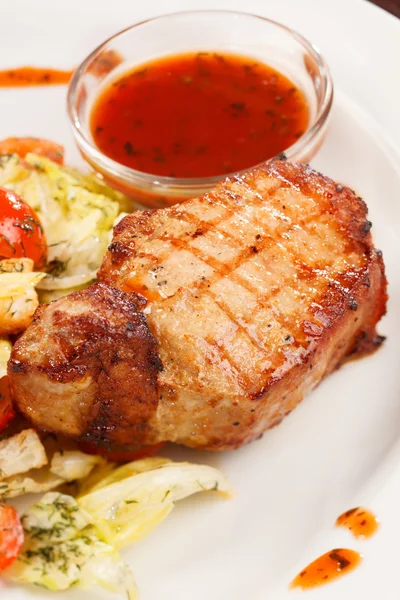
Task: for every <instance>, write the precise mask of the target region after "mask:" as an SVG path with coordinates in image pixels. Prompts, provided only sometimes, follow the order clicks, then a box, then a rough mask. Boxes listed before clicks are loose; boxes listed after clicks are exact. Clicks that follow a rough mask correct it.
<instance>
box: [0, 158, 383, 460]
mask: <svg viewBox="0 0 400 600" xmlns="http://www.w3.org/2000/svg"><path fill="white" fill-rule="evenodd" d="M366 217H367V209H366V205H365V203H364V202H363V201H362V200H361V198H358V197H357V196H356V195H355V194H354V192H352V191H351V190H350V189H348V188H346V187H343V186H342V185H338V184H336V183H335V182H333V181H332V180H330V179H328V178H326V177H324V176H323V175H321V174H319V173H316V172H315V171H313V170H312V169H311V168H310V167H308V166H307V165H294V164H290V163H287V162H284V161H279V160H276V161H272V162H269V163H267V164H266V165H265V166H264V167H263V168H260V169H255V170H253V171H251V172H249V173H247V174H245V175H244V176H241V177H232V178H228V179H226V180H225V181H223V182H222V183H220V184H219V185H218V186H217V187H216V188H215V190H213V191H212V192H210V193H208V194H205V195H203V196H201V197H199V198H195V199H193V200H189V201H186V202H184V203H183V204H180V205H176V206H174V207H172V208H169V209H163V210H158V211H144V212H136V213H134V214H132V215H129V216H127V217H125V219H123V220H122V221H121V222H120V223H119V224H118V225H117V227H116V228H115V231H114V238H113V241H112V243H111V245H110V248H109V251H108V253H107V255H106V257H105V259H104V262H103V265H102V268H101V270H100V272H99V279H100V281H101V282H102V284H107V286H110V287H109V291H108V292H107V294H109V297H110V298H114V296H115V297H118V298H120V296H118V294H121V292H119V291H118V290H122V291H123V292H125V293H124V294H122V296H121V297H123V298H126V302H127V303H129V300H128V298H130V297H132V298H133V300H132V302H133V305H134V306H135V310H136V311H137V312H136V319H137V321H135V323H138V327H139V328H140V327H142V329H143V328H144V329H145V328H146V327H147V326H148V329H149V331H147V334H146V335H138V336H137V338H136V337H135V356H136V354H137V353H138V352H139V346H140V347H141V350H140V356H136V357H135V358H134V357H133V356H131V355H129V351H131V352H133V345H132V344H131V340H132V339H133V338H130V337H129V336H130V335H134V333H132V334H131V333H129V335H128V333H127V328H126V326H124V325H123V323H124V321H123V319H124V318H125V317H123V316H121V315H119V314H114V313H117V312H118V307H117V305H118V301H117V300H115V302H116V308H115V311H113V310H112V309H110V308H107V310H104V309H103V305H102V304H101V305H98V304H96V302H94V300H93V290H94V289H98V288H96V286H94V287H92V288H89V290H84V291H82V292H79V301H78V305H79V307H80V308H79V310H80V311H82V312H83V313H84V314H85V315H86V317H85V318H86V319H87V320H88V321H89V322H91V319H92V317H93V316H94V315H96V318H101V319H102V320H103V321H104V332H102V331H99V333H98V338H97V339H98V344H97V349H100V348H101V349H102V339H103V337H106V339H107V340H108V341H107V344H108V346H107V347H108V348H109V350H108V352H109V353H110V356H111V353H112V349H114V350H115V349H117V351H118V354H119V353H120V347H122V348H123V349H127V351H126V353H125V354H123V357H124V358H123V360H122V361H121V363H119V364H118V367H116V368H112V370H111V377H110V379H107V377H108V375H107V377H105V376H104V371H105V369H102V367H99V364H98V362H96V361H93V360H92V359H89V358H88V357H87V355H86V352H82V353H80V355H79V359H78V362H77V363H76V364H77V365H79V368H82V369H83V371H82V372H80V371H79V369H77V368H75V367H74V360H75V358H74V355H71V354H69V353H68V352H64V349H63V348H62V343H61V342H60V338H59V335H60V331H64V338H66V339H69V336H71V339H74V338H73V336H74V335H77V336H78V338H79V340H80V342H79V343H82V344H83V345H85V344H86V343H88V342H86V341H85V340H86V339H87V338H88V339H89V338H90V336H91V326H88V327H87V328H86V329H85V327H81V326H80V325H79V323H77V324H75V323H74V321H73V319H71V315H72V314H73V313H74V311H75V309H74V304H75V302H76V300H75V299H74V297H75V295H72V296H70V297H67V298H64V299H62V300H60V301H57V302H55V303H53V304H52V305H50V307H49V308H44V309H43V308H42V309H40V310H39V312H38V313H37V316H36V318H35V323H34V324H33V325H32V326H31V327H30V328H29V329H28V331H27V332H26V333H25V334H24V336H22V338H21V340H20V341H19V342H17V344H16V346H15V348H14V351H13V355H12V360H11V362H10V369H9V373H10V377H11V379H12V382H13V385H14V390H15V396H16V400H17V403H18V405H19V407H20V409H21V410H22V412H23V413H24V414H26V415H27V416H29V417H30V418H31V420H32V421H33V422H34V423H35V424H36V425H38V426H41V427H43V428H46V429H51V430H54V431H61V432H63V433H66V434H67V435H72V436H74V437H81V438H86V439H88V438H90V439H94V440H95V441H100V442H102V443H110V444H119V445H126V444H131V443H141V444H153V443H156V442H159V441H164V440H166V441H173V442H177V443H181V444H185V445H188V446H192V447H198V448H207V449H214V450H215V449H230V448H236V447H238V446H240V445H241V444H243V443H245V442H248V441H250V440H252V439H255V438H257V437H258V436H259V435H260V434H262V433H263V432H264V431H265V430H266V429H268V428H269V427H272V426H273V425H276V424H277V423H279V422H280V421H281V419H282V418H283V417H284V416H285V415H286V414H288V413H289V412H290V411H291V410H292V409H293V408H294V407H295V406H296V405H297V404H298V402H300V400H301V399H302V398H303V397H304V395H305V394H306V393H308V392H309V391H310V390H311V389H312V388H313V387H315V386H316V385H317V384H318V383H319V381H320V380H321V379H322V378H323V377H324V376H325V375H326V374H328V373H329V372H331V371H332V370H333V369H334V368H336V367H337V366H338V365H339V364H340V363H341V362H342V361H343V360H344V359H345V358H346V357H347V356H349V355H351V354H356V353H366V352H370V351H372V350H373V349H374V348H376V347H377V346H378V345H379V344H380V342H381V338H380V337H379V336H377V334H376V331H375V326H376V323H377V322H378V321H379V319H380V318H381V316H382V315H383V314H384V312H385V306H386V298H387V296H386V279H385V274H384V265H383V260H382V254H381V253H380V252H379V251H376V250H375V249H374V248H373V244H372V239H371V235H370V227H371V224H370V223H369V221H368V220H367V218H366ZM107 286H106V285H102V286H101V288H100V289H102V290H103V292H102V293H104V294H106V292H105V289H106V287H107ZM130 295H131V296H130ZM140 299H141V301H142V303H143V304H142V306H141V305H140ZM124 302H125V300H124ZM56 315H58V316H57V317H56ZM120 318H122V324H121V323H120V321H119V319H120ZM126 318H127V319H128V317H126ZM129 320H132V322H133V319H130V318H129ZM108 322H110V323H111V324H112V331H111V330H110V331H108V329H107V327H108V325H107V323H108ZM146 323H147V325H146ZM76 325H78V327H77V328H78V329H79V332H78V333H74V331H75V327H76ZM135 327H136V325H135ZM150 332H151V335H150ZM61 337H62V336H61ZM154 340H157V344H158V357H159V359H160V360H161V363H162V365H163V369H162V370H159V369H160V364H159V362H157V355H156V350H155V348H156V346H155V342H154ZM143 348H145V349H146V348H147V350H143ZM89 354H90V356H92V355H93V352H92V353H89ZM94 354H96V353H94ZM146 361H147V362H146ZM70 363H71V367H70V368H71V369H72V371H71V373H72V374H73V375H72V379H69V380H65V381H64V380H56V383H54V374H53V371H52V370H51V369H53V368H54V369H55V370H56V371H57V369H58V370H60V369H59V367H60V365H62V367H61V371H63V372H64V370H65V371H66V372H68V365H69V364H70ZM105 363H106V364H107V369H109V368H110V363H111V359H110V358H109V355H108V354H107V361H105ZM49 364H51V369H50V370H49V369H48V365H49ZM101 364H102V365H103V364H104V363H101ZM46 369H47V370H46ZM131 372H133V373H134V375H131ZM85 381H90V385H89V389H90V393H88V394H84V397H85V400H84V402H83V406H82V407H81V404H82V403H81V402H80V399H79V396H80V395H81V394H82V392H81V391H80V386H82V385H84V383H85ZM104 382H106V383H107V385H105V384H104ZM110 382H111V385H109V383H110ZM54 385H57V386H58V387H57V395H56V397H54V393H53V391H52V389H53V388H52V387H51V386H54ZM49 386H50V387H49ZM146 386H147V387H146ZM103 387H104V390H105V391H104V392H103ZM49 392H51V393H49ZM51 396H52V398H53V399H54V398H55V399H54V400H49V398H51ZM46 398H47V400H46ZM49 402H53V405H54V408H53V411H52V412H53V413H54V414H53V416H52V417H50V415H49V406H48V405H49ZM143 404H144V406H143ZM59 405H63V406H64V407H65V411H67V412H68V414H69V416H70V418H69V419H67V420H65V419H63V420H62V421H60V419H59V418H58V417H59V411H58V410H57V409H56V406H59ZM67 407H69V408H67ZM103 407H104V408H103Z"/></svg>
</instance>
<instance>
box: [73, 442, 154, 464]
mask: <svg viewBox="0 0 400 600" xmlns="http://www.w3.org/2000/svg"><path fill="white" fill-rule="evenodd" d="M79 446H80V449H81V450H82V452H86V454H97V455H98V456H102V457H103V458H106V459H107V460H109V461H111V462H131V461H132V460H138V459H139V458H146V457H148V456H154V454H156V453H157V452H158V451H159V450H161V448H162V447H163V446H165V442H160V443H159V444H154V446H136V447H133V446H131V449H129V450H126V451H124V450H122V451H119V450H107V449H106V448H101V447H99V446H96V445H95V444H91V443H90V442H81V443H80V444H79Z"/></svg>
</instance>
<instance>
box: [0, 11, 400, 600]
mask: <svg viewBox="0 0 400 600" xmlns="http://www.w3.org/2000/svg"><path fill="white" fill-rule="evenodd" d="M198 7H203V8H207V7H214V8H216V7H219V8H237V9H243V10H247V11H253V12H256V13H259V14H263V15H265V16H268V17H272V18H275V19H277V20H280V21H282V22H283V23H286V24H288V25H291V26H292V27H294V28H295V29H297V30H299V31H300V32H302V33H303V34H304V35H305V36H306V37H308V38H309V39H312V40H314V41H315V43H316V44H317V45H318V46H319V47H320V49H321V50H322V52H323V53H324V55H325V56H326V58H327V60H328V62H329V63H330V65H331V68H332V73H333V76H334V79H335V84H336V90H337V93H336V99H335V106H334V110H333V120H332V126H331V130H330V133H329V135H328V138H327V140H326V143H325V145H324V146H323V149H322V150H321V152H320V154H319V156H318V157H317V159H316V160H315V161H314V164H315V166H316V167H317V168H319V169H320V170H322V171H323V172H325V173H326V174H328V175H330V176H332V177H334V178H337V179H338V180H341V181H343V182H345V183H347V184H349V185H350V186H351V187H353V188H354V189H356V190H357V191H358V193H360V194H361V195H362V196H363V197H364V198H365V199H366V200H367V202H368V205H369V207H370V215H371V220H372V221H373V223H374V228H373V235H374V238H375V240H376V243H377V245H378V246H379V247H381V248H382V249H383V251H384V257H385V262H386V265H387V272H388V278H389V281H390V302H389V314H388V316H387V317H385V319H384V321H382V323H381V325H380V328H379V329H380V332H381V333H384V334H387V335H388V340H387V341H386V343H385V344H384V346H383V347H382V348H381V349H380V350H379V351H378V352H377V353H376V354H375V355H373V356H371V357H368V358H366V359H363V360H360V361H355V362H352V363H350V364H348V365H346V366H345V367H343V368H342V369H341V370H340V371H338V372H337V373H335V374H333V375H332V376H330V377H329V378H328V379H327V380H326V381H325V382H324V383H323V384H322V385H321V386H320V387H319V388H318V390H316V391H315V392H314V393H313V394H312V395H311V396H310V397H309V398H308V399H307V400H306V401H304V402H303V403H302V405H301V406H300V407H299V408H298V409H296V411H294V413H293V414H292V415H291V416H290V417H288V418H287V419H286V420H285V421H284V422H283V423H282V424H281V425H280V426H279V427H277V428H276V429H274V430H272V431H270V432H268V433H267V434H266V435H265V436H264V437H263V439H262V440H260V441H257V442H255V443H253V444H251V445H249V446H247V447H245V448H243V449H241V450H240V451H238V452H233V453H225V454H205V453H202V454H199V453H195V452H190V451H187V452H185V451H183V452H182V451H179V450H176V451H174V452H176V455H179V456H180V457H182V456H184V457H185V458H187V459H190V460H193V461H197V462H202V461H204V462H208V463H210V464H214V465H216V466H218V467H220V468H222V469H223V470H224V471H225V472H226V473H227V475H228V476H229V478H230V479H231V481H232V483H233V484H234V486H235V488H236V490H237V497H236V498H235V499H234V500H232V501H228V502H225V501H218V500H216V499H215V498H210V497H207V495H203V496H202V497H200V496H196V497H193V498H191V499H190V500H188V501H186V502H184V503H182V504H180V505H179V506H178V507H177V508H176V509H175V511H174V512H173V514H172V515H171V516H170V517H169V518H168V520H167V521H166V522H164V523H163V525H162V526H161V527H160V528H159V529H158V530H157V531H156V532H155V533H153V534H152V535H151V536H150V537H149V538H147V539H146V540H144V541H143V542H141V543H139V544H138V545H136V546H135V547H134V548H131V549H130V550H129V551H127V552H126V557H127V559H128V561H129V563H130V564H131V565H132V567H133V569H134V571H135V574H136V577H137V581H138V583H139V586H140V588H141V592H142V599H143V600H160V599H163V600H169V599H174V600H188V599H190V600H200V599H201V600H204V599H206V600H225V599H228V598H229V600H243V599H245V600H261V599H262V600H265V599H266V598H268V599H273V600H281V599H282V600H283V599H287V600H289V599H291V598H293V599H294V598H296V597H298V596H299V593H298V592H296V591H289V590H288V583H289V582H290V580H291V578H292V577H293V576H294V575H295V574H296V573H297V572H298V571H299V570H301V568H302V567H303V566H305V565H306V564H307V563H308V562H309V561H310V560H311V559H313V558H315V557H316V556H318V555H319V554H321V553H323V552H325V551H327V550H329V549H331V548H334V547H338V546H339V547H340V546H348V547H350V548H354V549H359V550H360V551H362V552H363V554H364V555H365V560H364V562H363V564H362V566H361V567H360V568H359V569H357V570H356V571H354V572H353V573H352V574H349V575H348V576H347V577H344V578H343V579H342V580H340V581H338V582H336V583H335V584H331V585H328V586H326V587H325V588H319V589H317V590H315V591H312V592H306V593H304V594H305V595H304V598H307V597H308V594H309V595H310V598H316V599H317V598H318V599H321V600H328V599H330V598H338V597H340V598H341V599H343V600H354V599H355V598H363V599H364V600H365V599H370V598H371V599H372V598H377V597H378V595H379V597H381V598H384V599H385V600H392V599H393V600H395V599H397V598H398V592H397V588H398V581H397V570H398V567H397V563H398V559H397V548H398V533H397V532H398V531H399V530H400V529H399V528H400V513H399V510H398V506H399V502H400V468H398V467H397V461H398V460H399V462H400V449H399V444H400V442H399V441H398V440H399V426H400V402H399V392H400V369H399V368H398V362H399V361H398V355H397V336H398V335H399V333H400V313H399V311H398V310H397V307H398V306H399V303H400V274H399V270H398V258H399V257H400V237H399V231H400V203H399V198H400V159H399V155H398V154H397V152H396V150H394V148H393V147H392V146H391V145H390V144H389V142H388V141H387V140H386V136H385V134H384V133H383V132H382V130H381V129H380V128H379V127H378V125H377V124H376V122H378V123H379V124H380V125H381V127H382V129H383V130H385V131H386V133H387V134H389V135H391V136H392V139H394V140H395V142H396V143H399V142H400V119H398V113H397V110H398V108H397V104H398V97H399V87H400V84H399V80H398V76H397V75H396V68H397V66H398V64H397V63H398V56H399V55H400V22H398V21H396V20H395V19H394V18H391V17H389V16H388V15H387V14H385V13H384V12H383V11H380V10H378V9H376V8H375V7H373V6H371V5H369V4H368V3H366V2H364V1H361V0H336V1H335V2H332V1H331V2H329V3H328V2H322V1H321V0H315V1H312V0H302V1H301V2H300V1H299V0H284V1H283V0H270V1H269V2H268V3H267V2H265V0H246V1H244V0H237V1H229V0H217V1H215V0H196V1H193V2H185V1H184V0H168V1H164V0H158V1H156V0H153V1H149V0H148V1H147V2H142V3H138V2H134V1H133V0H113V2H112V3H111V4H110V3H105V2H104V3H103V2H96V1H95V0H91V1H88V0H86V1H85V2H83V1H82V0H69V1H68V2H63V3H60V2H55V1H54V0H41V1H40V2H35V3H31V2H29V1H28V0H26V1H23V0H13V2H9V3H7V4H5V3H4V4H3V5H2V7H1V13H2V14H1V19H0V40H1V47H2V50H3V52H2V53H1V55H0V68H5V67H12V66H18V65H20V64H26V63H31V64H34V65H43V66H55V67H57V66H58V67H60V68H62V67H64V68H70V67H73V66H74V65H76V64H77V63H78V62H79V60H80V59H81V58H82V56H83V55H84V54H86V53H87V52H88V51H89V50H90V49H91V48H92V47H93V46H94V45H95V44H97V43H98V42H100V41H101V40H102V39H104V38H105V37H106V36H108V35H110V34H112V33H114V32H115V31H117V30H119V29H121V28H122V27H125V26H127V25H129V24H131V23H133V22H134V21H137V20H140V19H142V18H143V17H146V16H150V15H155V14H157V13H162V12H168V11H173V10H178V9H182V8H198ZM0 99H1V108H2V110H1V111H0V137H6V136H8V135H38V136H43V137H49V138H51V139H54V140H56V141H59V142H62V143H64V144H65V145H66V147H67V150H68V155H67V158H68V162H72V163H75V164H80V158H79V155H78V153H77V151H76V149H75V148H74V146H73V142H72V136H71V133H70V129H69V125H68V122H67V118H66V115H65V109H64V104H65V88H36V89H20V90H0ZM368 114H369V115H372V117H373V118H371V116H369V115H368ZM360 503H361V504H364V505H367V506H368V507H370V508H372V509H373V510H375V511H376V512H377V513H378V514H379V516H380V518H381V521H382V526H381V529H380V531H379V533H378V534H377V535H376V536H375V538H373V539H371V540H369V541H364V542H356V541H355V540H353V538H351V537H350V534H348V533H347V532H346V531H345V530H337V529H335V528H334V527H333V523H334V521H335V519H336V517H337V516H338V515H339V513H341V512H342V511H343V510H345V509H348V508H350V507H352V506H354V505H357V504H360ZM0 594H1V595H2V597H6V598H7V600H29V599H33V598H38V597H43V598H47V597H48V598H52V597H55V596H54V595H52V594H47V593H45V592H44V591H43V590H37V591H36V590H31V589H26V588H20V587H5V588H4V589H3V588H2V589H0ZM63 597H64V598H66V599H69V600H83V599H85V600H87V599H88V598H89V597H93V598H95V597H97V598H98V599H100V598H106V597H107V598H108V596H107V594H102V593H98V592H97V591H96V592H94V593H93V594H92V595H89V594H88V593H83V592H79V591H78V590H74V591H71V592H68V593H66V594H65V595H64V596H63Z"/></svg>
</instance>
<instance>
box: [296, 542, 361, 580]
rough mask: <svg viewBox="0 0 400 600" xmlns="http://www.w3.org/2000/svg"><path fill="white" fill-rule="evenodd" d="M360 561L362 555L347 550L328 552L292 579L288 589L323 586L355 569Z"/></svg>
mask: <svg viewBox="0 0 400 600" xmlns="http://www.w3.org/2000/svg"><path fill="white" fill-rule="evenodd" d="M362 559H363V556H362V554H359V553H358V552H356V551H355V550H349V549H348V548H336V549H335V550H330V551H329V552H327V553H326V554H323V555H322V556H320V557H319V558H317V559H316V560H314V561H313V562H312V563H310V564H309V565H308V566H307V567H306V568H305V569H303V571H301V572H300V573H299V574H298V575H297V576H296V577H295V578H294V579H293V581H292V583H291V584H290V587H292V588H295V587H300V588H302V589H309V588H314V587H318V586H320V585H325V584H326V583H329V582H330V581H332V580H334V579H337V578H338V577H341V576H342V575H345V574H346V573H349V572H350V571H352V570H353V569H355V568H356V567H357V566H358V565H359V564H360V563H361V561H362Z"/></svg>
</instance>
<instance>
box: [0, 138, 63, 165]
mask: <svg viewBox="0 0 400 600" xmlns="http://www.w3.org/2000/svg"><path fill="white" fill-rule="evenodd" d="M29 152H33V153H34V154H39V155H40V156H45V157H46V158H50V160H54V162H56V163H58V164H60V165H62V164H63V163H64V148H63V147H62V146H60V144H56V143H55V142H50V140H43V139H40V138H34V137H21V138H17V137H10V138H7V139H5V140H2V141H1V142H0V154H18V156H20V157H21V158H24V157H25V156H26V155H27V154H28V153H29Z"/></svg>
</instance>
